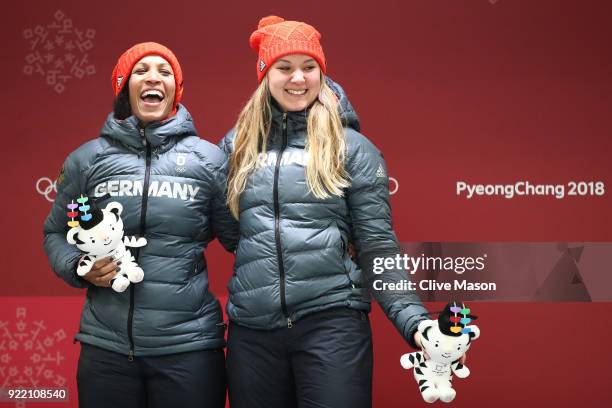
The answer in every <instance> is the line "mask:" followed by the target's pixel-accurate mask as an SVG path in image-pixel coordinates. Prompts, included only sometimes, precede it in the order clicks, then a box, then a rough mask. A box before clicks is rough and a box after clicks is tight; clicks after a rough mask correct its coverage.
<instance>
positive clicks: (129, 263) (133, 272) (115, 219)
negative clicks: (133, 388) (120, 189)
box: [66, 195, 147, 292]
mask: <svg viewBox="0 0 612 408" xmlns="http://www.w3.org/2000/svg"><path fill="white" fill-rule="evenodd" d="M105 198H106V196H105V197H101V198H100V199H99V200H98V201H101V200H103V199H105ZM76 201H77V203H75V202H74V200H72V202H71V203H70V204H68V209H69V210H70V211H69V212H68V217H69V218H70V221H68V226H69V227H70V230H69V231H68V235H67V236H66V239H67V240H68V242H69V243H70V244H72V245H76V247H77V248H79V249H80V250H81V251H82V252H84V253H85V255H83V257H81V259H80V260H79V263H78V266H77V271H76V272H77V275H79V276H83V275H85V274H87V273H88V272H89V271H90V270H91V267H92V266H93V264H94V263H95V262H96V261H97V260H98V259H101V258H105V257H107V256H111V257H113V259H114V260H115V261H121V271H120V272H119V273H118V274H117V275H116V276H115V278H113V279H112V280H111V287H112V288H113V289H114V290H115V291H116V292H123V291H124V290H126V289H127V287H128V286H129V285H130V282H132V283H138V282H140V281H142V279H143V277H144V273H143V271H142V269H141V268H140V267H139V266H138V264H137V263H136V262H135V259H134V257H133V256H132V254H131V253H130V250H129V249H127V247H134V248H139V247H143V246H145V245H146V244H147V240H146V239H145V238H138V239H137V238H136V237H124V236H123V221H122V220H121V217H120V215H121V212H122V211H123V206H122V205H121V204H120V203H118V202H116V201H113V202H110V203H108V204H107V205H106V208H104V209H99V208H97V206H96V205H95V203H91V206H90V205H89V204H88V201H89V198H88V197H83V196H82V195H81V197H80V198H77V199H76ZM77 209H78V211H77ZM77 218H80V221H78V220H77Z"/></svg>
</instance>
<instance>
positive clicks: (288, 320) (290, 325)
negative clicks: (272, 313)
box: [287, 317, 293, 329]
mask: <svg viewBox="0 0 612 408" xmlns="http://www.w3.org/2000/svg"><path fill="white" fill-rule="evenodd" d="M292 327H293V322H292V321H291V318H289V317H288V318H287V328H288V329H290V328H292Z"/></svg>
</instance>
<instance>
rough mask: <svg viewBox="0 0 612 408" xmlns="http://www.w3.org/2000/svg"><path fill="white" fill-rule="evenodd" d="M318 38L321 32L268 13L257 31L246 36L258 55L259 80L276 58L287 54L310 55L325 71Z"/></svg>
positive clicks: (323, 56) (298, 22)
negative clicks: (248, 36) (249, 36)
mask: <svg viewBox="0 0 612 408" xmlns="http://www.w3.org/2000/svg"><path fill="white" fill-rule="evenodd" d="M320 39H321V34H320V33H319V32H318V31H317V30H316V29H315V28H314V27H313V26H311V25H308V24H306V23H302V22H300V21H285V19H283V18H281V17H277V16H268V17H264V18H262V19H261V20H259V25H258V26H257V30H255V31H254V32H253V34H251V38H250V39H249V43H250V44H251V48H253V49H254V50H255V51H256V52H257V53H258V54H259V60H258V61H257V79H258V80H259V82H261V80H262V79H263V77H264V76H265V75H266V72H267V71H268V68H270V66H271V65H272V64H273V63H274V62H275V61H276V60H277V59H279V58H281V57H283V56H285V55H289V54H305V55H310V56H311V57H312V58H314V59H315V60H316V61H317V62H318V63H319V67H321V71H322V72H323V73H325V70H326V66H325V54H323V48H321V43H320V42H319V40H320Z"/></svg>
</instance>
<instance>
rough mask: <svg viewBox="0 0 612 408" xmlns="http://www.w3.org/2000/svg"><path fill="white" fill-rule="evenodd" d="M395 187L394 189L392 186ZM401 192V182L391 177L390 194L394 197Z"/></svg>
mask: <svg viewBox="0 0 612 408" xmlns="http://www.w3.org/2000/svg"><path fill="white" fill-rule="evenodd" d="M392 185H393V188H391V186H392ZM398 190H399V181H397V179H396V178H395V177H389V194H390V195H393V194H395V193H397V191H398Z"/></svg>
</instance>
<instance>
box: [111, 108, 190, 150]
mask: <svg viewBox="0 0 612 408" xmlns="http://www.w3.org/2000/svg"><path fill="white" fill-rule="evenodd" d="M140 130H141V129H140V126H139V124H138V119H137V118H136V117H135V116H130V117H129V118H127V119H125V120H118V119H115V117H114V115H113V113H112V112H111V113H110V114H109V115H108V117H107V118H106V122H104V125H103V126H102V130H101V131H100V136H102V137H108V138H110V139H114V140H117V141H119V142H120V143H122V144H124V145H127V146H131V147H133V148H136V149H142V148H144V143H143V140H142V136H141V135H140ZM144 135H145V137H146V139H147V142H148V143H149V144H150V145H151V146H152V147H153V148H161V147H162V146H165V145H174V143H175V142H176V140H178V139H181V138H183V137H185V136H193V135H197V131H196V129H195V126H194V124H193V119H192V118H191V115H190V114H189V112H188V111H187V109H186V108H185V107H184V106H183V105H180V104H179V106H178V108H177V111H176V115H174V116H172V117H171V118H170V119H168V120H165V121H162V122H152V123H149V124H148V125H147V126H146V127H145V128H144Z"/></svg>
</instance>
